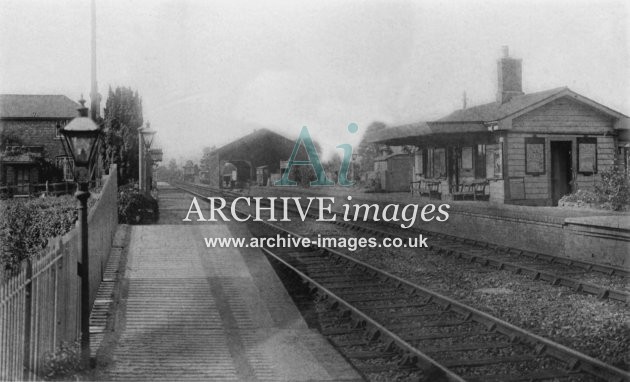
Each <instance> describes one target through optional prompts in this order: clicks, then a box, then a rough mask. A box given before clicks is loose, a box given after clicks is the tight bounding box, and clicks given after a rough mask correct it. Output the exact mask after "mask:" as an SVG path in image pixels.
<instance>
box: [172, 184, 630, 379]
mask: <svg viewBox="0 0 630 382" xmlns="http://www.w3.org/2000/svg"><path fill="white" fill-rule="evenodd" d="M180 188H182V187H180ZM198 188H201V189H202V190H204V191H209V190H208V189H206V188H205V187H198ZM186 191H188V192H191V191H190V190H186ZM193 193H195V194H197V195H199V196H202V197H206V196H207V195H202V194H198V193H197V192H193ZM239 212H240V211H239ZM241 213H242V212H241ZM258 223H262V224H263V225H265V226H269V227H271V228H273V229H275V230H277V231H280V232H285V233H288V234H291V235H292V236H294V237H298V238H303V237H304V236H302V235H300V234H298V233H296V232H293V231H291V230H288V229H286V228H283V227H280V226H278V225H276V224H272V223H269V222H258ZM319 248H320V249H322V250H323V251H325V252H326V253H328V254H332V255H334V256H336V257H338V258H342V259H344V260H345V262H346V263H352V264H354V266H355V267H356V266H357V265H358V266H360V267H362V268H363V269H365V270H370V271H371V272H373V273H374V274H375V275H376V274H378V275H381V276H382V277H384V278H385V279H389V280H394V281H396V282H397V283H398V285H399V286H406V287H408V288H411V290H413V291H419V292H421V293H423V294H424V295H426V296H428V297H430V298H431V299H433V300H434V301H435V300H437V301H439V302H440V303H441V305H443V306H446V307H448V308H450V309H451V310H453V311H455V312H458V313H461V314H464V315H467V317H468V319H469V320H472V321H475V322H477V323H479V324H482V325H486V326H487V327H492V328H493V329H494V330H495V331H497V332H499V333H502V334H504V335H507V336H509V337H511V338H515V339H518V340H519V341H520V342H521V343H523V344H525V345H530V346H532V347H534V348H536V349H538V350H539V352H540V353H541V354H542V353H545V354H547V355H549V356H551V357H553V358H555V359H557V360H560V361H562V362H566V363H567V364H568V365H569V366H570V367H571V369H573V370H581V371H583V372H585V373H588V374H590V375H593V376H595V377H599V378H604V379H606V380H610V381H630V373H627V372H625V371H623V370H621V369H619V368H616V367H614V366H612V365H609V364H606V363H604V362H602V361H600V360H597V359H595V358H592V357H589V356H587V355H585V354H583V353H580V352H578V351H576V350H574V349H571V348H568V347H566V346H564V345H561V344H558V343H556V342H553V341H551V340H549V339H546V338H544V337H542V336H539V335H536V334H534V333H531V332H529V331H527V330H525V329H522V328H520V327H517V326H515V325H512V324H510V323H508V322H506V321H503V320H501V319H499V318H496V317H493V316H491V315H489V314H487V313H485V312H482V311H480V310H478V309H475V308H473V307H470V306H467V305H465V304H463V303H460V302H458V301H456V300H453V299H451V298H449V297H447V296H444V295H441V294H439V293H437V292H434V291H431V290H429V289H426V288H424V287H422V286H420V285H417V284H415V283H412V282H410V281H408V280H405V279H402V278H400V277H398V276H396V275H393V274H391V273H389V272H387V271H383V270H381V269H378V268H376V267H374V266H372V265H370V264H367V263H365V262H363V261H360V260H357V259H354V258H352V257H350V256H348V255H345V254H343V253H341V252H338V251H336V250H334V249H331V248H325V247H319ZM265 253H269V251H268V250H265ZM274 258H277V256H275V255H274ZM279 260H280V259H279ZM282 263H283V264H285V265H287V266H289V267H290V268H295V267H293V266H291V265H290V264H288V263H287V262H286V261H282ZM295 271H297V272H300V271H299V270H297V269H295ZM299 274H300V277H302V276H305V277H307V278H308V282H309V283H311V282H313V285H316V286H317V287H318V288H319V289H321V290H325V291H328V289H326V288H324V287H323V286H322V285H321V284H319V283H317V282H316V281H315V280H313V279H311V278H310V277H308V276H306V275H305V274H303V273H302V272H300V273H299ZM326 293H327V294H328V292H326ZM329 295H330V294H329ZM332 295H334V296H333V298H334V299H335V300H336V301H339V300H338V299H340V297H339V296H337V295H336V294H334V293H333V294H332ZM332 295H331V296H332ZM342 300H343V299H342ZM339 302H340V303H342V301H339ZM346 304H348V303H347V302H346V301H345V300H344V301H343V305H344V306H345V305H346ZM350 310H351V311H352V312H354V313H355V314H356V313H361V314H360V317H362V318H364V317H367V319H368V320H366V321H369V322H375V321H373V320H372V319H370V318H369V317H368V316H367V315H365V314H363V313H362V312H360V310H358V309H357V308H354V307H353V308H352V309H350ZM356 310H358V312H355V311H356ZM375 323H376V322H375ZM376 324H378V323H376ZM378 325H380V324H378ZM375 327H377V328H378V326H375ZM379 330H380V328H379ZM392 334H393V333H392ZM391 338H392V339H394V337H391ZM398 338H399V337H398ZM399 339H400V338H399ZM400 340H402V339H400ZM403 341H404V340H403ZM397 343H398V342H397ZM405 344H406V345H403V347H406V346H407V345H408V346H411V345H409V344H408V343H406V342H405ZM418 352H419V351H418ZM420 353H421V352H420ZM414 354H415V353H414ZM421 354H423V353H421ZM423 355H424V354H423ZM425 357H426V358H425ZM567 357H569V358H570V359H567ZM420 359H421V360H424V361H425V362H429V363H430V362H431V361H434V360H432V359H431V358H430V357H428V356H426V355H424V357H420ZM434 362H435V361H434ZM441 369H442V367H440V370H441Z"/></svg>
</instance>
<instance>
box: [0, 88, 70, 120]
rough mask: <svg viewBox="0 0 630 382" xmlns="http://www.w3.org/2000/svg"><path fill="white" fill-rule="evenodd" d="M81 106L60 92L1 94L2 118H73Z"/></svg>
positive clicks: (0, 107) (0, 115)
mask: <svg viewBox="0 0 630 382" xmlns="http://www.w3.org/2000/svg"><path fill="white" fill-rule="evenodd" d="M79 107H80V105H79V104H78V103H76V102H74V101H73V100H71V99H70V98H68V97H66V96H65V95H59V94H0V118H1V119H72V118H74V117H76V116H77V109H78V108H79Z"/></svg>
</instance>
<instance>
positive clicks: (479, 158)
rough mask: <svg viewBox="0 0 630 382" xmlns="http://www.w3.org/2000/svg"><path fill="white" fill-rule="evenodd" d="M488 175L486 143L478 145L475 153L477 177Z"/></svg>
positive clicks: (481, 177)
mask: <svg viewBox="0 0 630 382" xmlns="http://www.w3.org/2000/svg"><path fill="white" fill-rule="evenodd" d="M485 177H486V145H477V152H476V155H475V179H485Z"/></svg>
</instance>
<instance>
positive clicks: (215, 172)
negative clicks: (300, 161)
mask: <svg viewBox="0 0 630 382" xmlns="http://www.w3.org/2000/svg"><path fill="white" fill-rule="evenodd" d="M294 145H295V141H293V140H290V139H288V138H286V137H284V136H282V135H280V134H278V133H276V132H273V131H271V130H269V129H264V128H263V129H257V130H256V131H254V132H253V133H251V134H248V135H246V136H244V137H242V138H240V139H237V140H235V141H233V142H230V143H228V144H226V145H224V146H221V147H219V148H217V149H215V150H213V151H212V152H210V154H209V155H208V156H207V157H206V158H205V160H204V168H203V173H204V177H203V179H202V181H203V182H204V183H207V184H210V185H211V186H213V187H222V188H224V187H234V186H236V187H242V186H243V185H244V184H250V185H254V184H259V185H263V186H264V185H267V184H268V183H269V181H270V179H271V177H272V174H280V171H281V170H280V165H281V162H282V161H286V160H287V159H289V157H290V156H291V152H292V150H293V146H294ZM277 177H278V178H279V175H278V176H277Z"/></svg>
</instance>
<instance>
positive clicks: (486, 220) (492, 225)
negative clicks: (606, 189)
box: [252, 187, 630, 267]
mask: <svg viewBox="0 0 630 382" xmlns="http://www.w3.org/2000/svg"><path fill="white" fill-rule="evenodd" d="M263 190H264V189H263V188H258V189H257V190H256V191H252V193H256V194H261V191H263ZM273 192H274V196H302V197H305V196H307V195H309V196H311V195H319V196H334V197H335V207H334V208H335V210H337V212H342V214H343V210H342V205H343V204H346V203H349V204H355V203H357V204H363V203H367V204H375V203H376V204H379V205H380V210H382V209H383V208H384V206H385V205H387V204H391V203H398V204H403V205H404V204H411V203H414V204H418V205H420V206H421V207H422V206H423V205H425V204H428V203H432V204H435V205H436V207H437V206H439V205H440V204H444V203H446V204H449V205H450V206H451V208H450V209H449V210H448V212H449V218H448V220H447V221H444V222H438V221H436V220H435V219H434V220H433V221H429V222H424V221H422V220H421V219H420V211H419V212H418V216H417V219H416V222H415V225H414V227H416V228H418V229H423V230H427V231H431V232H439V233H444V234H449V235H453V236H458V237H462V238H466V239H471V240H478V241H483V242H488V243H491V244H495V245H499V246H506V247H511V248H516V249H521V250H524V251H532V252H538V253H542V254H548V255H553V256H564V257H568V258H574V259H579V260H587V261H591V262H594V263H600V264H612V265H617V266H624V267H630V256H629V255H628V253H630V222H629V221H630V217H629V216H628V215H627V214H621V213H614V212H608V211H599V210H587V209H564V208H559V207H531V206H516V205H505V204H500V203H488V202H472V201H470V202H468V201H442V200H434V199H433V200H431V199H425V198H418V197H411V196H410V194H409V193H388V194H362V193H352V192H351V194H352V195H353V199H352V201H351V202H348V200H347V198H346V197H347V196H348V194H349V192H348V191H344V190H339V189H336V190H335V189H330V188H327V187H324V188H315V187H312V188H310V189H308V190H304V189H300V188H297V187H287V188H286V189H284V188H277V187H276V188H275V189H274V190H273ZM280 193H283V195H280ZM351 208H352V207H351ZM401 210H402V209H401ZM373 212H374V210H373V209H372V210H371V213H373ZM342 214H340V215H338V216H337V219H341V216H342ZM435 215H436V214H433V216H435ZM372 218H373V216H370V219H372ZM402 229H403V228H401V230H402ZM429 241H430V239H429Z"/></svg>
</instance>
